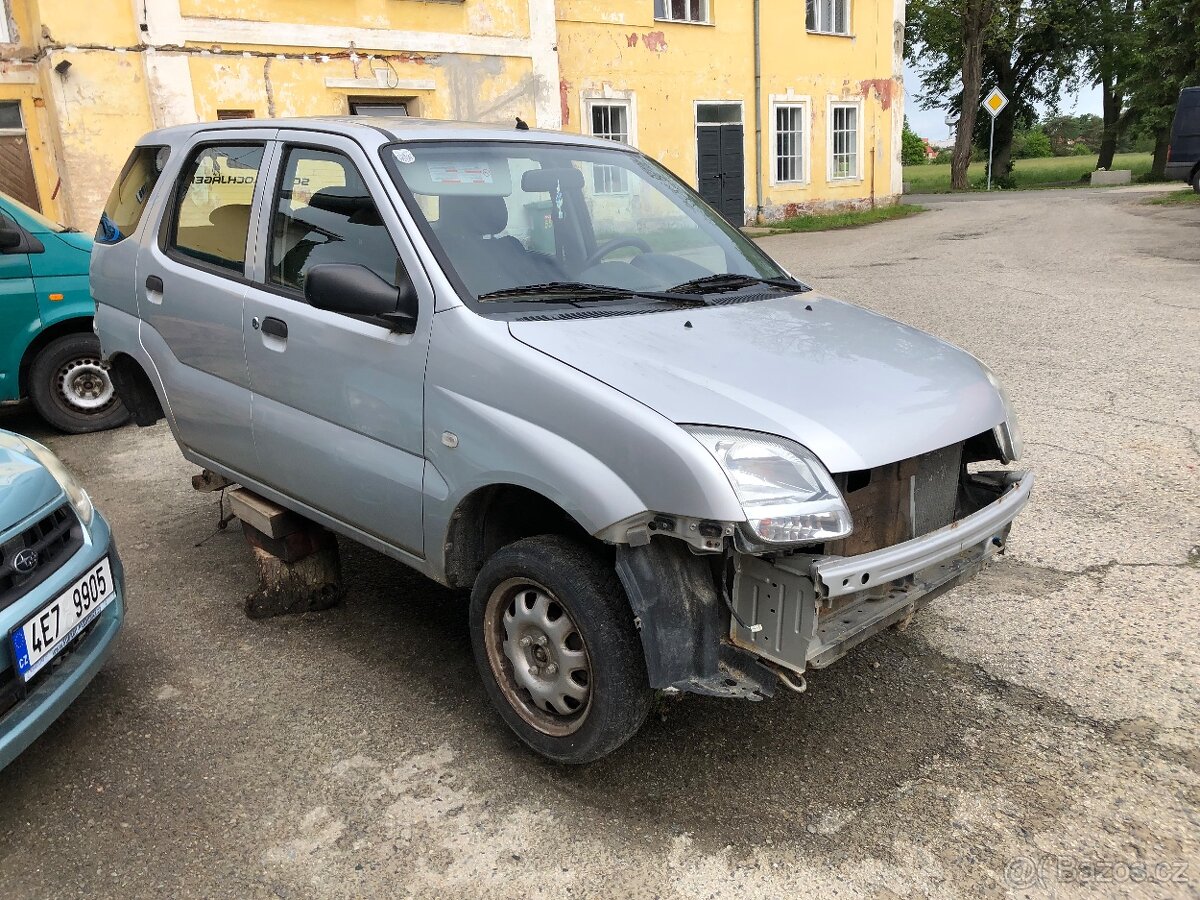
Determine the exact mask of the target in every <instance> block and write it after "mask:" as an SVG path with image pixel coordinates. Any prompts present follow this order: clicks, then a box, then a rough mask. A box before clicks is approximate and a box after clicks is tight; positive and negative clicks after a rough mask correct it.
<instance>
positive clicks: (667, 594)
mask: <svg viewBox="0 0 1200 900" xmlns="http://www.w3.org/2000/svg"><path fill="white" fill-rule="evenodd" d="M617 575H618V576H619V577H620V579H621V584H622V585H624V587H625V593H626V594H627V595H628V597H629V604H630V606H631V607H632V608H633V614H634V615H635V616H636V617H637V619H636V623H637V627H638V631H639V633H640V634H641V637H642V648H643V650H644V651H645V654H646V672H647V674H648V675H649V677H650V686H651V687H653V688H656V689H658V690H665V689H669V688H674V689H676V690H680V691H689V692H691V693H697V694H708V695H711V696H719V697H742V698H746V699H751V700H760V699H762V697H764V696H767V697H769V696H771V694H772V693H774V690H775V683H776V681H777V680H778V679H777V677H776V675H775V673H774V672H772V671H771V670H770V669H769V668H767V667H766V666H764V665H763V664H762V663H760V662H759V661H758V659H757V658H756V657H755V656H754V655H753V654H751V653H748V652H746V651H745V650H742V649H740V648H738V647H735V646H733V645H732V644H730V643H728V642H727V641H725V640H724V637H725V635H726V633H727V632H728V630H729V625H728V620H727V619H726V618H725V614H724V609H725V603H724V600H723V599H722V597H721V593H720V587H719V585H718V583H717V580H716V576H715V575H714V573H713V569H712V558H711V557H703V556H697V555H696V554H694V553H692V552H691V551H690V550H689V549H688V547H687V545H686V544H684V543H683V542H682V541H678V540H673V539H671V538H666V537H659V538H656V539H654V540H652V541H651V542H650V543H649V544H646V545H644V546H641V547H630V546H628V545H626V544H620V545H618V546H617Z"/></svg>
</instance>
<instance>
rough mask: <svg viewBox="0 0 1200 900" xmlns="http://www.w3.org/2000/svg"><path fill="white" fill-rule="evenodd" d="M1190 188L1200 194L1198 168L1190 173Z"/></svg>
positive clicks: (1199, 170)
mask: <svg viewBox="0 0 1200 900" xmlns="http://www.w3.org/2000/svg"><path fill="white" fill-rule="evenodd" d="M1192 190H1193V191H1195V192H1196V193H1197V194H1200V168H1197V169H1196V171H1195V172H1193V173H1192Z"/></svg>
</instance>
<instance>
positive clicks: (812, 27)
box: [805, 0, 850, 34]
mask: <svg viewBox="0 0 1200 900" xmlns="http://www.w3.org/2000/svg"><path fill="white" fill-rule="evenodd" d="M805 18H806V25H805V27H806V28H807V29H808V30H809V31H818V32H821V33H823V34H849V33H850V0H808V4H807V9H806V10H805Z"/></svg>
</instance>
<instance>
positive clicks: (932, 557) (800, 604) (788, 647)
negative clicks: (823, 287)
mask: <svg viewBox="0 0 1200 900" xmlns="http://www.w3.org/2000/svg"><path fill="white" fill-rule="evenodd" d="M695 432H699V434H697V437H698V439H699V440H701V442H702V443H706V446H709V448H710V450H714V452H716V453H719V452H723V451H724V450H728V449H729V448H728V447H723V448H722V447H717V446H716V445H715V444H714V443H713V442H712V441H711V440H710V438H712V437H713V435H717V436H718V437H721V435H720V434H719V432H720V430H718V429H696V430H695ZM695 432H694V433H695ZM735 439H738V438H737V436H736V435H735ZM1019 440H1020V439H1019V436H1018V435H1016V434H1015V433H1014V432H1010V431H1009V426H1007V425H1003V426H999V427H998V428H997V429H993V430H992V431H989V432H984V433H982V434H979V435H976V436H975V437H973V438H971V439H969V440H966V441H962V442H959V443H957V444H953V445H951V446H948V447H943V448H940V449H937V450H934V451H932V452H929V453H924V454H921V455H919V456H916V457H913V458H910V459H905V460H901V461H899V462H894V463H890V464H888V465H883V466H879V467H877V468H874V469H869V470H862V471H856V472H844V473H839V474H837V475H833V476H829V475H828V473H824V471H823V469H821V470H818V469H817V467H816V466H813V467H812V469H813V471H811V472H809V471H808V469H807V468H806V461H805V459H804V457H803V455H802V454H801V453H800V451H803V449H804V448H802V447H799V445H792V444H790V443H789V442H782V441H777V440H776V439H774V438H770V437H769V436H768V437H765V439H764V442H765V443H766V444H768V445H771V446H772V447H774V446H782V447H783V449H784V450H785V451H788V452H789V453H790V455H791V456H792V457H794V459H792V460H791V461H789V465H792V467H793V469H797V468H798V471H799V474H798V475H797V474H796V471H791V470H789V473H788V474H786V476H785V477H784V478H783V480H785V481H787V482H788V483H789V484H793V485H794V486H795V485H799V486H800V487H797V489H796V490H797V491H799V490H800V489H801V487H802V488H803V490H804V491H807V493H804V494H803V498H804V500H805V502H807V504H808V505H807V506H806V505H804V504H803V503H793V505H792V506H791V507H786V504H780V503H779V502H777V501H778V498H777V497H776V498H771V499H770V501H769V504H770V505H769V508H768V506H767V505H763V504H759V505H757V506H756V504H755V499H754V489H755V479H756V478H760V477H761V476H764V475H769V476H770V477H771V478H774V479H775V480H776V481H778V480H780V471H779V467H778V466H777V465H775V463H774V462H773V461H772V462H771V465H772V466H773V468H772V469H771V471H770V472H769V473H766V472H764V469H763V463H762V460H761V458H757V457H755V458H753V459H751V461H750V463H749V464H746V465H744V466H743V467H742V468H740V469H739V468H737V467H736V466H735V467H734V471H733V477H732V480H733V482H734V484H735V487H736V488H738V489H739V494H740V496H742V497H743V501H744V505H745V506H746V509H747V519H746V521H743V522H715V521H704V520H694V519H684V518H680V517H673V516H669V515H663V514H657V513H647V514H645V515H643V516H639V517H636V518H635V519H633V520H628V521H625V522H622V523H618V524H617V525H615V526H613V527H612V528H610V529H606V532H607V534H606V535H605V537H606V538H607V539H609V540H611V541H612V542H613V543H615V544H616V545H617V572H618V574H619V576H620V578H621V581H622V584H623V585H624V587H625V590H626V593H627V594H628V596H629V600H630V603H631V605H632V607H633V611H634V615H635V616H636V621H637V624H638V628H639V630H640V632H641V635H642V642H643V647H644V649H645V654H646V666H647V671H648V674H649V677H650V682H651V684H652V686H653V687H655V688H658V689H661V690H666V691H671V692H675V691H688V692H693V693H700V694H707V695H713V696H723V697H742V698H746V699H752V700H757V699H761V698H762V697H764V696H770V695H771V694H773V692H774V690H775V688H776V687H777V686H778V684H779V683H780V682H781V681H782V683H783V684H785V685H786V686H787V687H789V688H791V689H793V690H803V686H804V679H803V677H802V676H803V673H804V672H805V671H806V670H807V669H809V668H815V669H819V668H823V667H825V666H827V665H829V664H830V663H832V662H834V661H835V660H837V659H839V658H841V657H842V656H843V655H845V653H846V652H847V651H849V650H850V649H851V648H853V647H855V646H856V645H858V644H859V643H861V642H862V641H864V640H866V639H868V638H869V637H871V636H872V635H874V634H876V633H878V632H879V631H881V630H883V629H884V628H887V627H889V626H891V625H896V624H900V623H906V622H907V621H908V620H909V619H910V618H911V616H912V615H913V613H914V612H915V611H916V610H918V609H919V608H921V607H922V606H924V605H925V604H927V603H929V602H930V601H931V600H932V599H933V598H935V597H937V596H939V595H940V594H942V593H944V592H946V591H948V590H950V589H951V588H952V587H954V586H955V585H957V584H959V583H961V582H963V581H965V580H966V579H968V578H971V577H972V576H974V575H975V574H977V573H978V572H979V571H980V570H981V569H982V568H983V566H984V565H985V564H986V563H987V562H988V560H990V559H991V558H992V557H993V556H995V555H996V554H998V553H1000V552H1002V551H1003V550H1004V547H1005V544H1006V542H1007V540H1008V533H1009V529H1010V527H1011V525H1012V522H1013V519H1014V518H1015V517H1016V516H1017V514H1018V513H1019V512H1020V511H1021V510H1022V509H1023V508H1024V506H1025V504H1026V503H1027V502H1028V500H1029V496H1030V492H1031V490H1032V486H1033V475H1032V474H1031V473H1029V472H1023V471H1010V470H990V469H989V468H988V466H989V463H990V464H991V465H992V466H994V465H995V464H996V463H997V462H1004V463H1007V462H1011V461H1012V460H1013V459H1015V457H1016V456H1017V455H1019V453H1020V448H1019ZM804 452H805V453H806V452H807V451H804ZM750 456H753V454H750ZM722 465H723V467H725V468H726V471H727V472H728V471H730V466H731V465H732V464H729V463H727V462H722ZM817 466H819V463H818V464H817ZM739 478H740V479H741V481H739ZM789 479H790V480H789ZM826 479H830V480H831V481H830V482H827V481H826ZM831 498H836V500H837V501H838V502H837V503H834V502H831ZM839 506H840V507H841V508H840V509H839V508H838V507H839ZM781 513H782V515H781ZM851 523H852V524H851ZM806 529H807V530H806ZM778 539H782V540H778Z"/></svg>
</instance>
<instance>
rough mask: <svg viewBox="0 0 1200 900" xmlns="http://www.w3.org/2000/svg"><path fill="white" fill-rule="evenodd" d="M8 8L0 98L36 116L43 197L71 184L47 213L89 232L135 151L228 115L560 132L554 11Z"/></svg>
mask: <svg viewBox="0 0 1200 900" xmlns="http://www.w3.org/2000/svg"><path fill="white" fill-rule="evenodd" d="M5 2H7V3H10V4H13V6H14V16H13V18H14V27H13V30H14V31H15V32H17V33H18V34H19V35H21V39H20V42H19V43H18V42H10V43H9V44H6V45H2V46H0V98H3V97H7V96H9V95H10V94H12V95H16V93H17V92H18V91H19V92H20V97H21V99H22V108H23V109H24V107H25V105H26V104H27V103H28V105H29V111H27V114H26V119H27V121H28V120H30V119H35V120H36V119H37V118H38V117H39V116H40V117H41V122H42V128H41V129H40V130H39V129H35V128H33V127H31V128H30V129H29V130H30V139H31V143H33V144H34V145H35V147H36V149H35V159H34V164H35V175H36V179H37V183H38V186H39V192H40V193H41V194H42V196H43V197H48V196H49V195H50V194H52V193H53V191H54V189H55V186H56V185H57V184H58V181H59V179H60V178H61V180H62V184H61V187H60V190H59V196H58V200H57V201H56V202H53V203H47V204H45V206H46V209H47V211H48V212H50V213H51V214H55V215H58V216H59V217H60V218H62V219H63V220H64V221H66V222H68V223H69V224H72V225H76V226H77V227H80V228H82V229H84V230H90V229H91V228H92V225H93V223H94V222H95V220H96V217H97V216H98V215H99V211H100V209H101V207H102V206H103V203H104V200H105V198H106V197H107V196H108V192H109V190H110V188H111V186H112V182H113V179H114V178H115V176H116V174H117V172H118V171H119V170H120V166H121V164H122V163H123V162H124V160H125V158H126V157H127V156H128V153H129V150H130V148H131V146H132V144H133V142H134V140H136V139H137V138H138V137H140V136H141V135H142V134H143V133H145V132H146V131H149V130H152V129H154V128H159V127H163V126H167V125H175V124H181V123H188V122H195V121H204V120H212V119H215V118H216V117H217V112H218V110H222V109H238V110H243V109H250V110H253V111H254V112H255V113H256V114H258V115H261V116H267V115H276V116H302V115H316V114H328V113H337V114H345V113H347V112H348V111H349V100H350V98H351V97H361V98H364V99H377V100H384V99H390V100H401V99H403V100H405V101H406V102H408V103H409V104H410V107H411V108H413V110H414V111H415V112H417V113H419V114H421V115H426V116H432V117H435V118H451V117H455V118H473V119H482V120H493V121H504V120H508V121H511V120H512V119H513V118H514V117H516V116H520V117H521V118H523V119H525V120H527V121H529V122H530V123H532V124H537V125H539V126H543V127H550V128H554V127H558V125H559V124H560V122H561V104H560V102H559V89H558V85H559V71H558V58H557V53H556V51H555V44H556V43H557V25H556V19H555V15H554V0H464V2H461V3H436V2H397V0H356V2H355V3H354V4H352V5H348V6H349V7H350V8H346V6H344V5H343V4H328V3H327V4H320V3H314V2H313V0H226V2H223V3H222V4H221V5H220V6H219V7H213V6H212V4H211V3H209V2H202V0H88V2H87V3H86V4H85V3H83V2H82V0H5ZM63 60H67V61H69V62H71V64H72V65H71V68H70V69H68V70H67V73H66V75H59V74H57V73H55V72H54V71H53V68H54V66H55V65H56V64H58V63H59V62H61V61H63ZM18 68H19V69H20V72H21V74H20V77H21V78H23V79H25V81H24V82H22V84H21V86H20V87H19V88H18V87H16V86H15V85H11V84H9V83H8V82H11V81H12V80H13V79H14V78H16V77H17V76H16V75H14V74H12V73H13V72H14V71H16V69H18ZM6 92H7V93H6ZM35 103H36V104H37V105H36V106H35ZM35 132H36V134H35ZM47 135H48V136H49V138H47V137H46V136H47Z"/></svg>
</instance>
